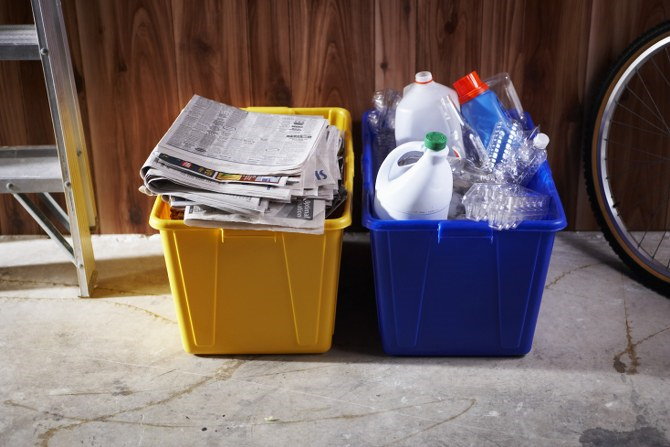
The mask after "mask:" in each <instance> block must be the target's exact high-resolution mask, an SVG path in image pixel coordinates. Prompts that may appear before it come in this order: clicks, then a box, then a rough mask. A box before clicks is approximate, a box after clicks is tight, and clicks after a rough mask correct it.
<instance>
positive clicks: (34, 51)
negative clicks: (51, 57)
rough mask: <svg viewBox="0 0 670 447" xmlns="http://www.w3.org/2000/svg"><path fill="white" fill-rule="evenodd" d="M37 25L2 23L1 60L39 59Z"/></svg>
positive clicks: (0, 35)
mask: <svg viewBox="0 0 670 447" xmlns="http://www.w3.org/2000/svg"><path fill="white" fill-rule="evenodd" d="M39 58H40V49H39V44H38V42H37V30H36V29H35V25H0V60H5V61H29V60H39Z"/></svg>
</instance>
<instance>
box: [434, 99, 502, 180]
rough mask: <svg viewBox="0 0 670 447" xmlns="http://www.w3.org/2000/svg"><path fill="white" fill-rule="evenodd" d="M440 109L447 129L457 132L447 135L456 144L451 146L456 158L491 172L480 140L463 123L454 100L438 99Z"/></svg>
mask: <svg viewBox="0 0 670 447" xmlns="http://www.w3.org/2000/svg"><path fill="white" fill-rule="evenodd" d="M440 108H441V110H442V114H443V116H444V120H445V121H446V122H447V123H448V127H449V129H458V130H459V131H452V133H451V135H449V136H450V137H451V140H450V141H453V140H455V142H457V144H452V145H451V148H452V151H453V152H456V156H457V157H459V158H465V159H467V160H469V161H471V162H472V164H473V165H474V166H475V167H476V168H478V169H484V170H491V168H492V165H491V163H490V162H489V156H488V152H487V151H486V148H485V147H484V144H483V143H482V140H481V138H479V135H477V132H475V131H474V129H473V128H472V127H470V125H469V124H468V123H467V122H466V121H465V119H464V118H463V115H461V112H460V110H459V108H458V106H457V105H456V103H455V102H454V100H453V99H452V98H451V97H450V96H444V97H442V98H440ZM461 140H462V141H461ZM459 150H460V152H459Z"/></svg>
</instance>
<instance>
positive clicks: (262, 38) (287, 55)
mask: <svg viewBox="0 0 670 447" xmlns="http://www.w3.org/2000/svg"><path fill="white" fill-rule="evenodd" d="M247 5H248V11H247V14H248V18H249V54H250V61H249V62H250V66H251V73H250V76H251V79H252V82H251V104H252V105H257V106H262V105H268V106H287V107H288V106H291V104H292V93H291V92H292V90H291V86H292V82H291V36H290V28H289V22H290V10H289V2H288V0H249V2H248V3H247Z"/></svg>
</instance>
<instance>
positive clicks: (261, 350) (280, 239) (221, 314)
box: [149, 107, 354, 354]
mask: <svg viewBox="0 0 670 447" xmlns="http://www.w3.org/2000/svg"><path fill="white" fill-rule="evenodd" d="M247 110H250V111H253V112H265V113H278V114H296V115H321V116H323V117H325V118H327V119H328V120H329V121H330V123H331V124H333V125H335V126H337V127H338V128H339V129H341V130H342V131H343V132H344V135H345V173H344V185H345V187H346V189H347V199H346V203H345V204H344V206H343V208H344V209H343V211H342V213H341V215H340V217H337V218H334V219H327V220H326V222H325V231H324V234H322V235H312V234H300V233H285V232H275V231H254V230H248V231H247V230H222V229H216V228H215V229H212V228H196V227H189V226H186V225H184V222H183V221H181V220H171V219H170V213H169V206H168V205H167V204H166V203H165V202H163V201H162V200H161V198H160V197H158V198H157V199H156V201H155V203H154V206H153V209H152V210H151V216H150V218H149V224H150V225H151V226H152V227H153V228H155V229H156V230H159V231H160V234H161V239H162V242H163V251H164V253H165V264H166V266H167V271H168V277H169V279H170V289H171V290H172V296H173V297H174V301H175V306H176V310H177V317H178V320H179V328H180V330H181V338H182V343H183V345H184V349H185V350H186V351H187V352H190V353H193V354H273V353H318V352H325V351H327V350H328V349H330V345H331V339H332V334H333V329H334V324H335V307H336V303H337V286H338V279H339V272H340V257H341V251H342V231H343V230H344V228H346V227H348V226H349V225H350V224H351V203H352V196H353V180H354V152H353V145H352V139H351V115H350V114H349V112H348V111H347V110H345V109H341V108H295V109H291V108H286V107H252V108H249V109H247Z"/></svg>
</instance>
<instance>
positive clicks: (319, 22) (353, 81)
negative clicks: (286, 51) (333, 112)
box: [290, 0, 374, 119]
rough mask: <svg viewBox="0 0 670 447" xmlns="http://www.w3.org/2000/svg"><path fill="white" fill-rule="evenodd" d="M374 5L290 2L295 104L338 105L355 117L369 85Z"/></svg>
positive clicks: (367, 101) (369, 91) (366, 103)
mask: <svg viewBox="0 0 670 447" xmlns="http://www.w3.org/2000/svg"><path fill="white" fill-rule="evenodd" d="M373 6H374V5H373V3H372V1H369V0H368V1H359V0H345V1H335V0H323V1H318V2H315V1H311V0H302V1H295V2H291V8H290V9H291V17H290V34H291V43H290V45H291V46H290V49H291V80H292V91H293V94H292V96H293V101H292V103H293V105H294V106H297V105H300V106H302V107H317V106H339V107H344V108H346V109H348V110H349V111H350V112H351V114H352V115H353V116H354V117H360V116H361V115H362V113H363V111H364V110H365V109H367V108H368V107H369V104H370V100H371V98H372V92H373V91H374V44H373V43H374V9H373ZM358 119H360V118H358Z"/></svg>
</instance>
